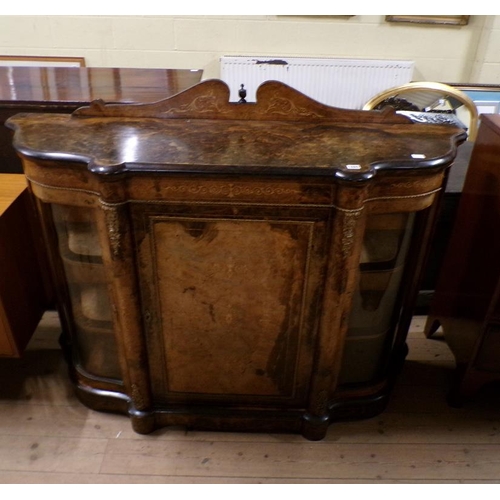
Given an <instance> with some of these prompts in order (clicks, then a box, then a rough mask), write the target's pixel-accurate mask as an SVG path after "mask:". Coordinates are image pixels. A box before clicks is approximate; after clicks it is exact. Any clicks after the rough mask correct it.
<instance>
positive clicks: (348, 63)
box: [220, 56, 414, 109]
mask: <svg viewBox="0 0 500 500" xmlns="http://www.w3.org/2000/svg"><path fill="white" fill-rule="evenodd" d="M220 62H221V79H222V80H223V81H225V82H226V83H227V84H228V85H229V88H230V89H231V96H230V101H231V102H235V101H238V100H239V96H238V91H239V89H240V86H241V84H244V86H245V89H246V91H247V97H246V100H247V102H255V100H256V99H255V92H256V90H257V88H258V87H259V85H260V84H261V83H262V82H265V81H267V80H278V81H281V82H284V83H286V84H288V85H290V86H291V87H294V88H295V89H297V90H299V91H301V92H302V93H304V94H306V95H308V96H309V97H312V98H313V99H315V100H317V101H319V102H322V103H323V104H328V105H330V106H336V107H340V108H351V109H361V108H362V107H363V105H364V104H365V103H366V102H367V101H368V100H369V99H371V98H372V97H373V96H374V95H376V94H378V93H379V92H381V91H382V90H386V89H388V88H390V87H395V86H397V85H402V84H404V83H408V82H409V81H411V79H412V76H413V66H414V63H413V61H387V60H372V59H329V58H328V59H327V58H322V59H311V58H304V57H257V56H256V57H247V56H224V57H221V59H220Z"/></svg>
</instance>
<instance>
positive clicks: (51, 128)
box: [7, 81, 465, 178]
mask: <svg viewBox="0 0 500 500" xmlns="http://www.w3.org/2000/svg"><path fill="white" fill-rule="evenodd" d="M228 97H229V90H228V89H227V87H226V86H225V85H224V84H223V83H222V82H219V81H207V82H203V83H202V84H199V85H197V86H195V87H191V88H190V89H188V90H187V91H185V92H181V93H180V94H177V95H176V96H174V97H172V98H170V99H166V100H164V101H159V102H157V103H153V104H141V105H128V106H123V105H104V104H103V103H93V104H92V105H91V106H90V107H87V108H81V109H80V110H78V111H76V112H75V113H74V114H73V115H65V114H50V115H49V114H20V115H17V116H15V117H13V118H10V119H9V121H8V123H7V125H8V126H9V127H10V128H12V129H14V130H15V131H16V134H15V138H14V146H15V147H16V149H17V150H18V151H19V152H20V153H22V154H23V155H25V156H28V157H32V158H36V159H42V160H63V161H64V160H66V161H76V162H83V163H84V164H87V166H88V168H89V169H90V170H91V171H93V172H97V173H103V174H109V173H117V172H122V171H168V172H220V171H222V172H224V173H248V172H252V173H259V174H269V175H272V174H293V173H297V174H311V175H331V174H332V173H333V172H334V173H335V175H337V176H341V177H345V178H348V177H353V178H355V177H356V176H357V177H358V178H359V175H361V176H363V175H366V174H367V173H370V172H374V171H375V170H377V169H401V168H402V169H418V168H425V167H438V166H443V165H447V164H449V163H450V162H451V161H452V159H453V157H454V156H455V153H456V145H457V144H458V143H460V142H461V141H463V140H464V137H465V134H464V133H463V131H461V130H459V129H456V128H452V127H449V126H437V125H427V124H416V123H411V122H409V121H407V119H406V118H403V117H401V116H399V115H396V114H395V113H394V112H392V111H389V110H386V111H384V112H380V111H355V110H345V109H338V108H331V107H328V106H324V105H322V104H320V103H317V102H316V101H313V100H311V99H309V98H307V97H306V96H304V95H303V94H300V93H298V92H296V91H294V90H293V89H291V88H290V87H287V86H285V85H283V84H280V83H277V82H268V84H264V85H263V86H262V87H261V89H260V90H259V93H258V94H257V103H256V104H253V103H252V104H250V103H249V104H233V103H229V102H228Z"/></svg>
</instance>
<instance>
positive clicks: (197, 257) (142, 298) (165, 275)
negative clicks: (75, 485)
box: [8, 80, 465, 439]
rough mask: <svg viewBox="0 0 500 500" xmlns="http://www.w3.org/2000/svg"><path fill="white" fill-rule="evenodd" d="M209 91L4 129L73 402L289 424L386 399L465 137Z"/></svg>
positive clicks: (145, 413) (291, 97)
mask: <svg viewBox="0 0 500 500" xmlns="http://www.w3.org/2000/svg"><path fill="white" fill-rule="evenodd" d="M228 100H229V90H228V88H227V87H226V85H225V84H224V83H222V82H220V81H217V80H209V81H205V82H202V83H201V84H199V85H195V86H194V87H191V88H190V89H188V90H186V91H184V92H181V93H180V94H177V95H176V96H173V97H171V98H169V99H166V100H163V101H160V102H157V103H154V104H141V105H105V104H104V103H102V102H95V103H93V104H92V105H91V106H89V107H86V108H81V109H79V110H77V111H76V112H74V113H73V114H72V115H56V114H54V115H50V116H48V115H44V114H38V115H37V114H27V115H18V116H16V117H14V118H11V119H10V120H9V122H8V125H9V126H10V127H11V128H13V129H14V130H15V132H16V133H15V138H14V145H15V147H16V149H17V151H18V152H19V154H20V156H21V158H22V161H23V165H24V171H25V174H26V176H27V178H28V180H29V182H30V185H31V188H32V190H33V193H34V195H35V196H36V198H37V200H38V206H39V209H40V213H41V215H42V218H43V220H44V229H45V233H46V239H47V244H48V246H49V249H50V253H51V259H52V266H53V272H54V275H55V276H56V281H57V283H58V292H59V304H60V314H61V317H62V321H63V324H64V327H65V337H66V339H67V342H68V351H69V352H70V353H71V354H70V360H71V366H72V373H73V377H74V381H75V384H76V386H77V390H78V394H79V396H80V398H81V400H82V401H83V402H85V403H86V404H87V405H89V406H90V407H92V408H95V409H101V410H112V411H123V412H125V413H128V415H129V416H130V417H131V420H132V424H133V427H134V429H135V430H136V431H137V432H141V433H147V432H150V431H152V430H153V429H155V428H157V427H159V426H166V425H184V426H187V427H195V428H199V429H221V430H229V429H232V430H244V431H287V432H301V433H302V434H303V435H304V436H306V437H307V438H309V439H321V438H322V437H323V436H324V435H325V432H326V430H327V427H328V424H329V423H330V422H331V421H333V420H336V419H340V418H346V417H361V416H371V415H374V414H376V413H378V412H380V411H381V410H382V409H383V408H384V405H385V403H386V401H387V397H388V393H389V389H390V386H391V382H392V380H393V375H394V370H395V368H396V367H397V365H398V363H400V362H401V361H402V359H404V356H405V353H406V351H405V335H406V330H407V328H408V326H409V321H410V318H411V307H412V304H413V302H414V300H415V296H416V292H417V284H418V277H419V275H420V272H421V269H422V266H423V261H424V258H425V253H426V249H427V246H428V245H427V243H426V242H427V240H428V238H429V234H430V232H431V230H432V226H433V223H434V220H435V217H434V215H435V210H436V206H437V205H436V204H437V202H438V200H439V197H440V193H441V191H442V187H443V183H444V180H445V178H446V172H447V168H448V167H449V166H450V164H451V163H452V161H453V158H454V155H455V152H456V146H457V144H459V143H460V142H462V141H463V140H465V135H464V134H463V132H462V131H461V130H458V129H455V128H450V127H448V126H436V125H423V124H414V123H411V122H410V121H408V120H407V119H406V118H404V117H401V116H398V115H396V114H394V113H393V112H392V111H389V110H387V111H383V112H381V111H354V110H342V109H336V108H330V107H327V106H324V105H322V104H319V103H317V102H315V101H313V100H311V99H309V98H307V97H306V96H304V95H303V94H300V93H298V92H296V91H295V90H293V89H291V88H289V87H287V86H285V85H283V84H281V83H278V82H267V83H265V84H264V85H262V86H261V87H260V89H259V92H258V95H257V103H252V104H246V103H245V104H233V103H229V102H228Z"/></svg>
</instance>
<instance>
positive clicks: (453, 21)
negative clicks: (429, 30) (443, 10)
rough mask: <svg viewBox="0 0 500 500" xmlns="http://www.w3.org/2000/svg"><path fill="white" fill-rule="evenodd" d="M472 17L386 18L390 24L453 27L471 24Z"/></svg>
mask: <svg viewBox="0 0 500 500" xmlns="http://www.w3.org/2000/svg"><path fill="white" fill-rule="evenodd" d="M469 18H470V16H385V20H386V21H387V22H390V23H412V24H444V25H453V26H465V25H467V24H469Z"/></svg>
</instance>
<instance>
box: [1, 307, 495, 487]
mask: <svg viewBox="0 0 500 500" xmlns="http://www.w3.org/2000/svg"><path fill="white" fill-rule="evenodd" d="M424 321H425V318H423V317H415V318H414V319H413V322H412V326H411V331H410V335H409V340H408V345H409V348H410V353H409V356H408V358H407V361H406V363H405V365H404V367H403V370H402V373H401V375H400V377H399V378H398V380H397V383H396V386H395V388H394V392H393V394H392V397H391V400H390V403H389V405H388V407H387V409H386V410H385V411H384V412H383V413H381V414H380V415H378V416H376V417H374V418H371V419H366V420H361V421H351V422H340V423H336V424H333V425H332V426H331V427H330V429H329V431H328V434H327V436H326V438H325V439H324V440H323V441H320V442H310V441H306V440H305V439H304V438H302V437H301V436H298V435H289V434H245V433H222V432H221V433H217V432H198V431H189V432H186V431H185V430H184V429H180V428H167V429H160V430H158V431H156V432H154V433H152V434H151V435H148V436H144V435H139V434H136V433H134V432H133V431H132V429H131V426H130V422H129V421H128V419H127V418H126V417H124V416H122V415H112V414H107V413H99V412H95V411H92V410H89V409H88V408H86V407H84V406H83V405H82V404H80V403H79V401H78V400H77V398H76V397H75V395H74V392H73V389H72V386H71V384H70V383H69V380H68V375H67V370H66V365H65V363H64V360H63V359H62V356H61V351H60V349H59V345H58V342H57V337H58V334H59V324H58V319H57V315H56V314H55V313H53V312H49V313H47V314H46V315H45V316H44V318H43V320H42V322H41V324H40V327H39V329H38V331H37V333H36V335H35V337H34V338H33V340H32V342H31V343H30V346H29V350H28V351H27V353H26V355H25V356H24V357H23V358H22V359H21V360H6V359H4V360H0V377H2V380H3V381H5V382H4V383H3V384H2V386H1V388H0V483H2V484H19V483H23V484H43V483H46V484H105V483H107V484H145V483H149V484H187V483H192V484H301V483H302V484H304V483H306V484H374V483H384V484H401V483H403V484H408V483H412V484H422V483H428V484H438V483H439V484H463V483H470V484H497V483H499V482H500V398H499V397H498V395H499V394H498V389H496V388H489V389H486V390H484V391H482V392H481V393H480V394H478V396H477V397H476V398H475V399H474V400H472V401H470V402H467V403H466V404H464V406H463V407H461V408H452V407H450V406H449V405H448V404H447V402H446V396H447V392H448V390H449V388H450V385H451V381H452V377H453V371H454V368H455V363H454V359H453V356H452V355H451V352H450V350H449V348H448V347H447V345H446V343H445V342H444V341H443V340H442V338H440V336H439V333H438V334H437V335H436V338H435V339H426V338H425V336H424V334H423V325H424Z"/></svg>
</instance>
